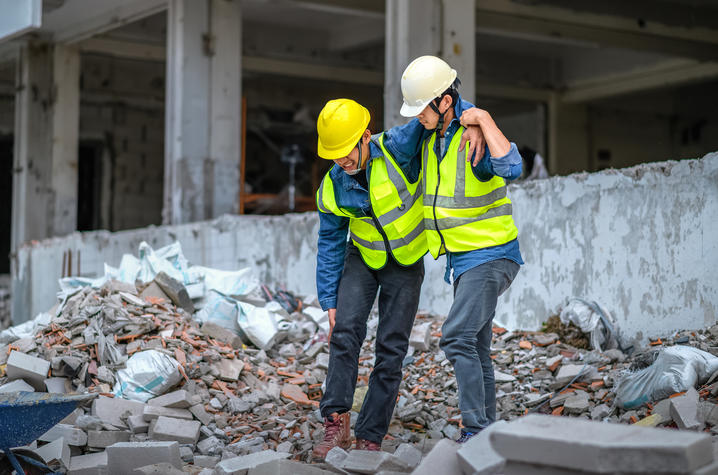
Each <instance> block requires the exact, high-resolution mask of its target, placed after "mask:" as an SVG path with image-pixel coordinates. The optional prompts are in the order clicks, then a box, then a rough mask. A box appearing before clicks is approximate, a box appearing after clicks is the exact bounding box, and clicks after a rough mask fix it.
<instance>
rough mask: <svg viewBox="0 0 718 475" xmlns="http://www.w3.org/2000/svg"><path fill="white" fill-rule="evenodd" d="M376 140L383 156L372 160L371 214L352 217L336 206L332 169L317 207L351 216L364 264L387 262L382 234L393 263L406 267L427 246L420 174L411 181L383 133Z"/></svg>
mask: <svg viewBox="0 0 718 475" xmlns="http://www.w3.org/2000/svg"><path fill="white" fill-rule="evenodd" d="M378 142H379V146H380V147H381V150H382V152H383V153H384V156H383V157H378V158H375V159H373V160H372V163H371V176H370V177H369V198H370V202H371V209H372V213H373V215H374V216H354V214H353V213H352V212H350V211H349V210H346V209H343V208H341V207H339V206H338V205H337V202H336V197H335V195H334V183H333V182H332V179H331V177H330V173H331V170H329V172H327V174H326V175H325V176H324V179H323V180H322V184H321V185H320V186H319V190H317V208H319V211H321V212H324V213H332V214H335V215H337V216H345V217H348V218H350V220H349V235H350V238H351V240H352V242H353V243H354V245H355V246H356V247H357V248H358V249H359V252H360V253H361V256H362V259H363V260H364V262H365V263H366V265H367V266H369V267H371V268H372V269H381V268H382V267H384V265H386V261H387V249H386V243H385V241H384V237H383V236H382V233H383V234H384V235H385V236H386V240H387V241H388V242H389V252H391V254H392V256H394V259H395V260H396V262H398V263H399V264H402V265H405V266H408V265H411V264H414V263H415V262H416V261H418V260H419V259H421V258H422V257H423V256H424V254H426V251H427V249H428V247H427V243H426V234H425V232H424V211H423V205H422V200H421V186H420V184H421V175H419V179H418V180H417V181H416V182H415V183H410V182H409V180H407V178H406V176H405V175H404V173H403V172H402V170H401V168H399V166H398V165H397V164H396V162H395V161H394V158H393V157H392V156H391V154H389V152H388V151H387V150H386V148H385V147H384V135H383V134H382V135H381V136H380V137H379V141H378ZM332 168H333V167H332Z"/></svg>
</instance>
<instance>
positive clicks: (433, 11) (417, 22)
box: [384, 0, 476, 128]
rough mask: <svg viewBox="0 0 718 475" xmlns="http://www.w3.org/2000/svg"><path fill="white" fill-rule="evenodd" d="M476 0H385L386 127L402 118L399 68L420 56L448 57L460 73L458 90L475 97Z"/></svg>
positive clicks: (401, 70) (391, 125)
mask: <svg viewBox="0 0 718 475" xmlns="http://www.w3.org/2000/svg"><path fill="white" fill-rule="evenodd" d="M475 31H476V2H475V0H387V1H386V42H385V67H384V128H389V127H393V126H395V125H398V124H402V123H404V122H405V121H406V120H405V119H404V118H403V117H401V115H400V114H399V109H400V108H401V103H402V98H401V73H402V72H403V71H404V69H405V68H406V67H407V66H408V65H409V63H410V62H411V61H412V60H414V59H415V58H416V57H418V56H422V55H425V54H430V55H434V56H439V57H441V58H443V59H444V60H446V62H448V63H449V64H450V65H451V66H452V67H453V68H454V69H456V71H457V72H458V75H459V78H460V79H461V84H462V86H461V89H460V91H461V95H462V97H464V98H465V99H467V100H470V101H473V100H474V96H475V87H476V86H475V84H476V79H475V77H476V45H475V42H476V40H475V37H476V34H475Z"/></svg>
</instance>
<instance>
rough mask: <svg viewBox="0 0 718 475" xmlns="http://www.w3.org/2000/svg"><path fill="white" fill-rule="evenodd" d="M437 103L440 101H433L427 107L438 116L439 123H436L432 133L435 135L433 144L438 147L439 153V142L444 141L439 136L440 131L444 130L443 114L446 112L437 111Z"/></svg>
mask: <svg viewBox="0 0 718 475" xmlns="http://www.w3.org/2000/svg"><path fill="white" fill-rule="evenodd" d="M442 97H443V96H442ZM437 101H440V99H434V100H433V101H431V102H429V107H431V110H433V111H434V112H436V113H437V114H439V121H438V122H437V123H436V128H435V129H434V132H435V133H436V142H435V143H436V145H438V146H439V148H438V150H439V153H441V149H442V147H441V141H442V140H444V137H442V136H441V131H442V130H443V129H444V114H446V112H440V111H439V106H438V104H437Z"/></svg>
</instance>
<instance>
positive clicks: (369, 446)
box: [356, 439, 381, 452]
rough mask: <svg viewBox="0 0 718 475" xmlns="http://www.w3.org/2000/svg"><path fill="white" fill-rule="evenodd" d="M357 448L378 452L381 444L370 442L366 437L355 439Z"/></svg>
mask: <svg viewBox="0 0 718 475" xmlns="http://www.w3.org/2000/svg"><path fill="white" fill-rule="evenodd" d="M356 449H357V450H371V451H372V452H379V451H380V450H381V444H377V443H376V442H372V441H371V440H366V439H357V446H356Z"/></svg>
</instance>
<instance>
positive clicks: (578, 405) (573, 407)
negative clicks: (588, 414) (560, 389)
mask: <svg viewBox="0 0 718 475" xmlns="http://www.w3.org/2000/svg"><path fill="white" fill-rule="evenodd" d="M589 407H591V403H590V402H589V400H588V394H586V393H582V394H575V395H573V396H571V397H570V398H568V399H566V402H564V403H563V409H564V411H566V414H582V413H583V412H585V411H588V409H589Z"/></svg>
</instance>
